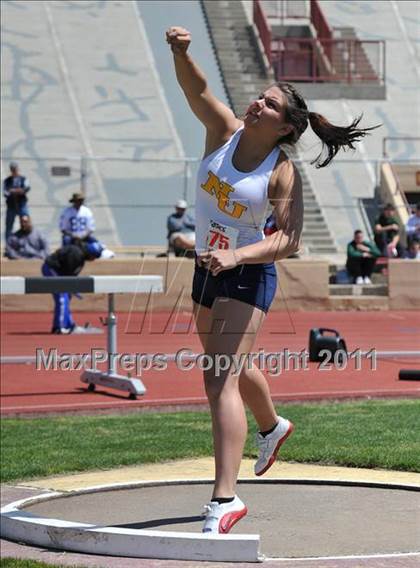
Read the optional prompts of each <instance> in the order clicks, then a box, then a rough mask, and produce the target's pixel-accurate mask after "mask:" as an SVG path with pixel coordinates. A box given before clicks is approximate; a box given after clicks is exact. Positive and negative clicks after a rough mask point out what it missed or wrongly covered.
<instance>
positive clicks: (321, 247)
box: [201, 0, 337, 255]
mask: <svg viewBox="0 0 420 568" xmlns="http://www.w3.org/2000/svg"><path fill="white" fill-rule="evenodd" d="M201 5H202V7H203V11H204V14H205V17H206V20H207V24H208V28H209V32H210V35H211V37H212V41H213V44H214V46H215V50H216V55H217V58H218V62H219V66H220V69H221V73H222V75H223V77H224V81H225V84H226V89H227V91H228V93H229V98H230V100H231V103H232V106H233V109H234V111H235V113H236V114H237V116H243V114H244V113H245V110H246V108H247V107H248V105H249V103H250V101H251V100H253V98H254V97H255V96H256V94H258V92H261V91H263V90H264V89H265V88H266V87H267V84H268V83H269V82H270V81H272V80H273V78H272V77H270V78H268V77H267V75H266V72H265V70H264V69H263V66H262V63H261V60H260V56H259V54H258V52H257V51H256V48H255V40H254V39H253V37H252V32H251V30H250V27H249V23H248V19H247V15H246V13H245V10H244V6H243V4H242V2H238V1H235V0H201ZM285 151H286V153H287V154H288V155H289V156H290V158H291V159H293V158H298V154H297V153H296V151H295V150H294V149H291V148H286V149H285ZM296 166H297V168H298V170H299V172H300V174H301V177H302V185H303V199H304V207H305V216H304V231H303V247H304V250H305V251H306V252H308V253H311V254H320V255H323V254H334V253H336V252H337V247H336V245H335V242H334V239H333V238H332V236H331V234H330V232H329V229H328V225H327V223H326V221H325V218H324V215H323V213H322V210H321V207H320V205H319V203H318V201H317V198H316V195H315V193H314V191H313V188H312V185H311V182H310V180H309V178H308V176H307V175H306V172H305V169H304V167H303V166H302V165H301V164H296Z"/></svg>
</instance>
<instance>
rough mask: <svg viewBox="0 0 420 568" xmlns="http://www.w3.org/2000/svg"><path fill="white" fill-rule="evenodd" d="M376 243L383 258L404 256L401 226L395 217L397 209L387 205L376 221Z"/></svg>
mask: <svg viewBox="0 0 420 568" xmlns="http://www.w3.org/2000/svg"><path fill="white" fill-rule="evenodd" d="M375 243H376V246H377V247H378V248H379V250H380V251H381V255H382V256H387V257H391V258H392V257H396V256H402V249H401V245H400V226H399V224H398V219H397V218H396V217H395V209H394V206H393V205H392V204H391V203H387V204H386V205H385V207H384V209H383V211H382V213H381V214H380V215H379V217H378V218H377V220H376V221H375Z"/></svg>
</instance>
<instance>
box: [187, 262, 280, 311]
mask: <svg viewBox="0 0 420 568" xmlns="http://www.w3.org/2000/svg"><path fill="white" fill-rule="evenodd" d="M276 287H277V272H276V267H275V265H274V263H272V262H270V263H267V264H243V265H240V266H237V267H236V268H232V269H231V270H224V271H223V272H220V273H219V274H218V275H217V276H212V274H211V272H209V271H208V270H207V269H206V268H203V267H201V266H198V264H197V261H196V264H195V272H194V280H193V289H192V294H191V297H192V299H193V300H194V302H196V303H197V304H200V305H201V306H205V307H206V308H211V307H212V306H213V302H214V300H215V299H216V298H232V299H235V300H240V301H241V302H244V303H245V304H250V305H251V306H255V307H256V308H259V309H260V310H262V311H263V312H265V313H267V312H268V310H269V308H270V305H271V303H272V301H273V299H274V296H275V293H276Z"/></svg>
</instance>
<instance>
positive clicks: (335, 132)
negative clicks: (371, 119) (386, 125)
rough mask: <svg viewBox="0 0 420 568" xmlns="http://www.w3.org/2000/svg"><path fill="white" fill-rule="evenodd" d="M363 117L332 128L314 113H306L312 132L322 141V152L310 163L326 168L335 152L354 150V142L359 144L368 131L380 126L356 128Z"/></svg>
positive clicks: (323, 118) (325, 120) (322, 117)
mask: <svg viewBox="0 0 420 568" xmlns="http://www.w3.org/2000/svg"><path fill="white" fill-rule="evenodd" d="M362 116H363V115H360V116H359V117H358V118H356V119H355V120H353V122H352V123H351V124H350V125H349V126H334V124H331V123H330V122H328V120H327V119H326V118H325V117H324V116H322V115H321V114H318V113H316V112H310V113H308V119H309V123H310V125H311V128H312V130H313V131H314V132H315V134H316V135H317V136H318V138H320V140H321V141H322V150H321V152H320V153H319V155H318V156H317V157H316V158H315V159H314V160H313V161H312V162H311V164H316V167H317V168H323V167H325V166H327V165H328V164H329V163H330V162H331V160H332V159H333V158H334V156H335V155H336V154H337V152H338V151H339V150H340V149H341V148H343V150H344V151H345V150H346V149H348V148H350V149H351V150H355V147H354V145H353V144H354V142H360V140H361V139H362V138H363V137H364V136H366V135H368V134H369V130H374V129H375V128H378V127H379V126H380V125H377V126H372V127H370V128H357V126H358V124H359V122H360V121H361V119H362ZM325 149H326V151H327V156H326V157H325V158H324V159H323V160H321V157H322V154H323V153H324V150H325Z"/></svg>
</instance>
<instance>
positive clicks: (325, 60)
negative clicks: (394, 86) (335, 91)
mask: <svg viewBox="0 0 420 568" xmlns="http://www.w3.org/2000/svg"><path fill="white" fill-rule="evenodd" d="M371 45H376V46H378V49H379V50H380V51H379V55H382V57H379V58H378V60H379V61H378V68H377V69H374V68H373V67H372V62H371V61H370V60H369V59H368V57H367V55H366V54H365V52H364V48H365V47H367V46H371ZM271 50H272V56H271V62H272V65H273V67H274V69H275V71H276V72H277V75H278V77H279V78H281V79H282V80H292V81H293V80H294V81H311V82H318V81H337V82H345V83H352V82H355V81H357V82H368V81H376V82H378V81H379V82H380V83H381V84H383V82H384V79H385V67H384V65H385V57H384V53H385V42H384V41H383V40H359V39H354V38H348V39H336V38H333V39H316V38H291V37H282V38H273V39H272V41H271ZM334 55H335V56H336V57H335V58H334ZM363 57H364V58H365V59H366V63H367V64H368V65H370V67H371V69H372V71H371V72H370V73H368V74H367V73H366V71H364V70H363V69H361V68H360V67H357V66H356V65H355V63H356V62H358V61H359V58H363ZM287 65H289V66H290V67H291V68H292V69H293V68H295V69H296V68H297V69H296V72H292V73H290V72H288V70H287ZM337 65H341V68H337ZM299 66H300V68H299Z"/></svg>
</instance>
